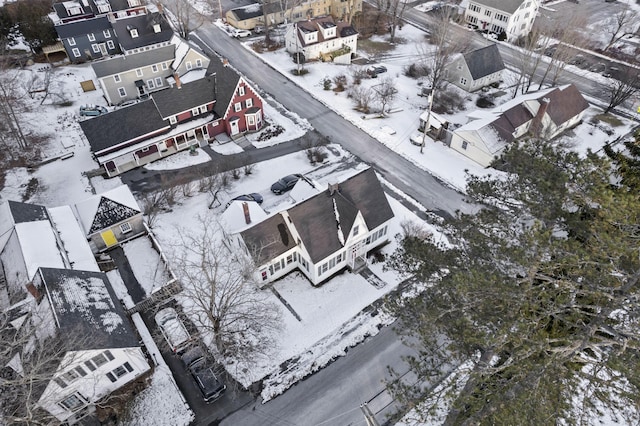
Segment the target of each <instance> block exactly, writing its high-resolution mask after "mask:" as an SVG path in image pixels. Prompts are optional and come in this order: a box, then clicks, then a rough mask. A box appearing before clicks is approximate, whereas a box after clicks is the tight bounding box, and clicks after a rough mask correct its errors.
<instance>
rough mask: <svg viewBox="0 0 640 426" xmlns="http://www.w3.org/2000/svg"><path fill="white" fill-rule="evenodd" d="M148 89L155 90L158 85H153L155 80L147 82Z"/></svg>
mask: <svg viewBox="0 0 640 426" xmlns="http://www.w3.org/2000/svg"><path fill="white" fill-rule="evenodd" d="M147 87H148V88H149V89H153V88H154V87H156V85H155V84H154V83H153V79H151V80H147Z"/></svg>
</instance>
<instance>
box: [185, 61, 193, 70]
mask: <svg viewBox="0 0 640 426" xmlns="http://www.w3.org/2000/svg"><path fill="white" fill-rule="evenodd" d="M185 66H186V67H187V71H189V70H190V69H191V68H193V65H191V61H187V63H186V64H185Z"/></svg>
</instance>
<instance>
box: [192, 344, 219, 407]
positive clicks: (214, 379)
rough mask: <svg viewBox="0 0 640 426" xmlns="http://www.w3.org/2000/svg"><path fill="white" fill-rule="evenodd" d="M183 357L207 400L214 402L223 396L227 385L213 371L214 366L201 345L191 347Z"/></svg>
mask: <svg viewBox="0 0 640 426" xmlns="http://www.w3.org/2000/svg"><path fill="white" fill-rule="evenodd" d="M181 359H182V362H183V363H184V366H185V367H186V368H187V370H189V372H190V373H191V376H193V379H194V380H195V382H196V384H197V385H198V389H200V392H201V393H202V397H203V398H204V400H205V402H213V401H215V400H216V399H218V398H220V397H221V396H222V394H223V393H224V391H225V390H226V389H227V386H226V385H225V384H224V383H223V382H222V380H221V379H220V378H219V377H218V375H216V373H215V371H213V367H212V366H211V365H210V364H209V363H208V361H207V359H206V357H205V354H204V351H203V350H202V349H201V348H200V347H198V346H196V347H194V348H191V349H189V350H188V351H186V352H185V353H184V354H182V356H181Z"/></svg>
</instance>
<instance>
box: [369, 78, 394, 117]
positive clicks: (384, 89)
mask: <svg viewBox="0 0 640 426" xmlns="http://www.w3.org/2000/svg"><path fill="white" fill-rule="evenodd" d="M371 89H372V90H373V91H374V92H375V98H376V100H377V101H378V102H379V103H380V113H381V114H382V115H385V114H386V112H387V107H389V108H390V107H391V105H392V104H393V101H394V100H395V98H396V95H397V94H398V89H396V85H395V82H394V80H393V79H392V78H391V77H385V78H383V79H382V81H381V82H380V83H379V84H376V85H375V86H373V87H372V88H371Z"/></svg>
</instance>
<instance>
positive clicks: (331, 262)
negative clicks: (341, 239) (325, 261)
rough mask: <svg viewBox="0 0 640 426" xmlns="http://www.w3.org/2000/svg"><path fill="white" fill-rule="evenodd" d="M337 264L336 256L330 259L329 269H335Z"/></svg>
mask: <svg viewBox="0 0 640 426" xmlns="http://www.w3.org/2000/svg"><path fill="white" fill-rule="evenodd" d="M335 266H336V258H335V257H334V258H333V259H331V260H329V269H333V268H334V267H335Z"/></svg>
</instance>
